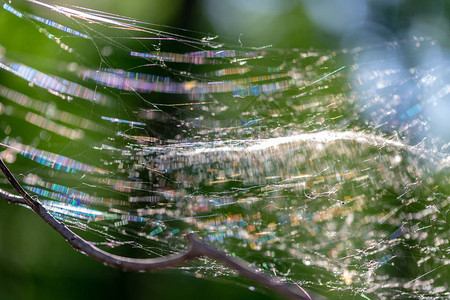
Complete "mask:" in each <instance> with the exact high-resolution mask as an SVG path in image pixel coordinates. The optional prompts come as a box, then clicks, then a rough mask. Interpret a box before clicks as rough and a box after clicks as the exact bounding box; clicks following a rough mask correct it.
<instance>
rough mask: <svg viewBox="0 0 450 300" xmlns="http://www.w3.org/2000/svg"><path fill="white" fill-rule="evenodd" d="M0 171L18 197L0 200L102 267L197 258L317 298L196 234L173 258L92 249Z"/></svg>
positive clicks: (146, 267)
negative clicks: (28, 212)
mask: <svg viewBox="0 0 450 300" xmlns="http://www.w3.org/2000/svg"><path fill="white" fill-rule="evenodd" d="M0 169H1V170H2V172H3V174H4V175H5V176H6V178H7V179H8V181H9V182H10V183H11V185H12V187H13V188H14V189H15V190H16V191H17V192H18V193H19V194H20V197H19V196H15V195H11V194H6V193H2V192H1V190H0V198H1V199H3V200H6V201H8V202H10V203H16V204H22V205H26V206H29V207H30V208H31V209H32V210H33V211H34V212H35V213H36V214H37V215H38V216H39V217H41V218H42V219H43V220H44V221H45V222H46V223H47V224H48V225H50V226H51V227H52V228H53V229H54V230H55V231H56V232H58V233H59V234H60V235H62V236H63V237H64V238H65V239H66V240H67V242H69V244H70V245H72V247H73V248H75V249H77V250H79V251H81V252H82V253H84V254H85V255H87V256H89V257H91V258H93V259H95V260H98V261H99V262H102V263H104V264H107V265H110V266H112V267H115V268H118V269H121V270H126V271H153V270H157V269H164V268H169V267H175V266H177V265H180V264H183V263H185V262H187V261H190V260H193V259H197V258H199V257H209V258H212V259H214V260H216V261H219V262H221V263H223V264H224V265H226V266H228V267H230V268H232V269H234V270H236V271H237V272H239V274H241V275H242V276H245V277H247V278H249V279H250V280H252V281H254V282H256V283H259V284H260V285H262V286H265V287H266V288H268V289H270V290H273V291H275V292H277V293H279V294H281V295H283V296H286V297H288V298H291V299H309V300H311V299H319V298H320V297H319V296H317V295H314V296H312V295H311V294H309V293H307V292H306V291H304V290H302V289H298V288H294V287H293V286H292V285H288V284H286V283H282V282H281V281H280V280H278V279H277V278H275V277H271V276H268V275H265V274H262V273H258V272H257V271H256V270H254V269H252V268H250V267H249V263H248V262H246V261H243V260H240V259H236V258H234V257H230V256H229V255H227V254H226V253H224V252H222V251H220V250H218V249H216V248H214V247H213V246H211V245H209V244H207V243H205V242H203V241H202V240H200V239H199V238H198V237H197V236H196V235H195V234H192V233H190V234H187V235H186V238H187V240H188V241H189V245H190V247H189V249H188V250H187V251H186V252H184V253H179V254H176V255H169V256H166V257H161V258H148V259H138V258H129V257H123V256H118V255H114V254H110V253H108V252H106V251H103V250H101V249H99V248H97V247H95V246H94V245H93V244H92V243H90V242H88V241H86V240H84V239H83V238H82V237H80V236H79V235H77V234H75V233H74V232H73V231H72V230H70V229H69V228H68V227H67V226H66V225H65V224H64V223H61V222H59V221H58V220H56V219H55V218H54V217H53V216H52V215H51V214H50V213H49V212H48V211H47V210H46V209H45V208H44V207H43V206H42V204H41V203H40V202H39V200H37V198H34V197H31V196H30V195H29V194H28V193H27V192H26V191H25V189H24V188H23V187H22V186H21V185H20V183H19V182H18V181H17V179H16V178H15V177H14V175H13V174H12V173H11V171H10V170H9V169H8V167H7V166H6V165H5V163H4V162H3V160H2V159H1V158H0Z"/></svg>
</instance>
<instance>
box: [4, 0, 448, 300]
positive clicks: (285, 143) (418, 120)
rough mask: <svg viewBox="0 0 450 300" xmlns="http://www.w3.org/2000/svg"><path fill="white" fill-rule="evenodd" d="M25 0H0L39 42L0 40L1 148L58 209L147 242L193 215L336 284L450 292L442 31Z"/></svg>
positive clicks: (278, 270)
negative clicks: (165, 21)
mask: <svg viewBox="0 0 450 300" xmlns="http://www.w3.org/2000/svg"><path fill="white" fill-rule="evenodd" d="M28 2H29V3H28V4H29V5H24V3H17V4H16V2H14V3H7V2H2V3H1V5H2V7H3V9H2V11H1V12H0V14H1V18H2V19H3V20H7V22H10V23H11V24H16V25H17V28H18V29H17V30H18V32H20V30H26V32H27V34H28V36H27V39H28V40H29V41H28V42H29V43H31V42H33V41H39V45H43V47H45V48H44V50H43V49H28V48H22V49H17V47H16V48H14V45H8V41H6V40H5V41H4V42H3V41H2V44H3V46H4V48H2V51H1V57H0V67H1V69H2V71H1V76H2V84H1V86H0V96H1V102H0V115H1V121H0V126H1V130H0V132H1V135H0V138H1V145H2V152H0V155H1V157H2V158H3V159H4V160H5V161H7V162H8V163H9V164H10V165H11V169H12V170H13V172H14V173H16V174H22V176H21V178H20V179H21V181H22V183H23V185H24V187H25V188H26V189H27V190H28V191H29V192H30V193H31V194H33V195H37V196H38V198H39V199H40V201H41V202H42V203H43V205H44V206H45V207H46V208H47V210H49V211H50V212H51V213H52V214H53V215H54V216H55V217H57V218H58V219H60V220H62V221H64V222H65V223H66V224H67V225H69V226H71V227H72V228H74V229H75V230H77V232H80V234H81V235H83V236H86V237H88V238H89V239H90V240H92V241H93V242H94V243H96V244H98V245H99V246H101V247H103V248H105V249H109V250H110V251H111V252H114V253H121V254H123V253H132V255H134V256H139V257H160V256H166V255H169V254H173V253H177V252H180V251H182V250H183V249H185V248H186V246H187V245H186V242H185V241H184V239H183V235H184V234H186V233H188V232H195V233H197V234H198V235H199V236H200V237H201V238H202V239H203V240H205V241H208V242H210V243H212V244H213V245H215V246H216V247H219V248H221V249H223V250H225V251H226V252H228V253H230V254H231V255H234V256H238V257H241V258H243V259H245V260H247V261H249V262H251V263H253V264H254V267H255V268H256V269H258V270H260V271H261V272H267V273H269V274H273V275H276V276H279V277H281V278H283V279H284V280H286V281H290V282H294V283H295V284H297V285H298V286H301V287H305V288H309V289H311V290H315V291H317V292H319V293H322V294H324V295H327V296H329V297H346V296H357V297H360V298H363V299H376V298H384V297H385V298H421V299H422V298H426V299H435V298H445V297H448V295H449V294H448V281H447V280H446V278H448V276H449V268H448V258H447V254H448V233H449V230H448V226H447V224H446V221H447V218H448V217H447V213H448V209H449V199H450V198H449V176H448V170H449V164H450V160H449V156H448V147H449V145H450V143H449V139H448V131H445V130H442V128H440V127H439V126H438V125H436V122H435V121H434V120H433V112H435V111H436V110H439V108H445V105H446V102H448V97H449V96H448V95H449V93H450V86H449V84H448V78H449V70H450V69H449V68H448V62H445V63H432V64H426V65H425V64H421V63H420V58H421V57H423V54H424V53H430V52H433V51H434V49H436V48H437V47H438V45H437V44H436V42H435V41H434V40H432V39H429V38H424V37H410V38H409V39H406V40H401V41H392V42H389V43H386V42H383V43H380V44H378V45H371V46H370V47H359V48H353V49H342V50H336V51H317V50H297V49H276V48H273V47H269V46H265V47H243V46H242V45H239V46H237V45H233V44H228V43H222V42H221V41H220V38H219V37H215V36H208V35H202V34H200V33H197V32H190V31H187V30H179V29H176V28H170V27H163V26H158V25H155V24H149V23H145V22H141V21H138V20H134V19H132V18H127V17H125V16H120V15H114V14H110V13H106V12H102V11H96V10H92V9H88V8H82V7H74V6H70V7H66V6H62V5H56V4H55V5H53V4H46V3H41V2H38V1H28ZM31 4H32V5H31ZM20 28H24V29H20ZM38 50H39V51H38ZM406 55H407V57H408V60H409V61H410V67H409V68H407V69H406V68H404V67H402V66H401V65H399V64H398V63H396V62H397V60H396V59H394V58H398V57H402V58H403V57H405V56H406ZM1 188H2V190H1V192H2V193H4V194H9V193H12V192H13V191H12V190H11V188H10V187H9V186H8V184H7V183H6V180H3V179H2V182H1ZM130 251H131V252H130ZM180 269H184V270H187V271H189V272H192V273H195V274H197V275H198V276H206V277H211V276H223V277H227V278H230V277H234V276H235V274H234V273H233V272H232V271H230V270H228V269H226V268H224V267H222V266H220V265H218V264H217V263H215V262H212V261H209V260H202V261H200V262H198V263H192V264H188V265H186V266H183V267H181V268H180Z"/></svg>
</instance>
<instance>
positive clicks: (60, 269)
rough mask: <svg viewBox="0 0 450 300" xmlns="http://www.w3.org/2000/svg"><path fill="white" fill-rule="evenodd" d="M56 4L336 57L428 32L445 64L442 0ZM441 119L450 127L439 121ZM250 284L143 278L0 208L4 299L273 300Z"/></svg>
mask: <svg viewBox="0 0 450 300" xmlns="http://www.w3.org/2000/svg"><path fill="white" fill-rule="evenodd" d="M13 2H15V1H13ZM61 2H62V4H65V5H77V6H82V7H89V8H92V9H97V10H101V11H106V12H111V13H114V14H118V15H125V16H129V17H132V18H135V19H140V20H144V21H146V22H150V23H155V24H159V25H168V26H174V27H177V28H183V29H187V30H191V31H196V32H204V33H209V34H211V35H212V36H214V35H218V36H219V38H218V40H223V41H225V42H226V43H229V44H234V45H236V46H237V47H239V46H240V45H243V46H267V45H273V46H274V47H277V48H300V49H309V48H315V49H327V50H330V51H332V50H336V49H341V48H353V47H360V46H365V45H369V44H376V43H381V42H383V41H391V40H401V39H403V38H406V37H410V36H425V37H431V38H433V39H435V40H436V41H438V42H439V45H440V47H438V48H437V49H438V50H435V51H436V52H433V53H428V54H427V56H425V57H423V58H422V59H423V63H424V64H425V63H427V61H428V60H438V59H440V60H442V61H448V59H449V47H450V39H449V35H448V33H449V32H450V18H449V17H450V4H449V2H448V1H446V0H433V1H421V0H411V1H407V0H376V1H375V0H374V1H370V0H330V1H314V0H310V1H308V0H304V1H300V0H283V1H279V0H246V1H240V0H204V1H201V0H167V1H158V0H130V1H117V0H102V1H100V0H98V1H87V0H78V1H74V0H65V1H61ZM11 32H12V31H11V29H10V28H9V27H8V24H6V23H5V22H4V20H2V19H1V17H0V36H1V42H0V44H2V45H8V46H11V47H14V45H15V46H16V47H18V48H19V47H22V46H26V45H28V47H33V48H34V49H37V50H36V51H39V47H40V45H39V44H30V42H29V41H28V40H27V33H26V31H25V30H20V28H15V30H14V34H10V33H11ZM187 34H188V32H187ZM43 49H44V48H43ZM435 49H436V48H435ZM402 63H406V62H402ZM0 80H1V77H0ZM447 107H448V106H447ZM442 116H445V113H444V112H442V111H441V112H438V115H437V117H439V118H441V117H442ZM439 120H440V119H439ZM0 122H1V120H0ZM439 122H441V121H439ZM442 122H444V124H448V120H447V121H446V120H445V118H444V117H442ZM248 286H249V285H248V283H247V282H245V283H243V284H242V285H238V284H236V283H233V284H230V283H229V282H227V280H225V279H215V280H214V279H208V280H205V279H199V278H195V277H194V276H193V275H192V274H184V273H183V272H182V271H180V270H174V271H160V272H155V273H150V274H139V273H126V272H120V271H117V270H114V269H111V268H108V267H105V266H103V265H101V264H99V263H97V262H95V261H93V260H91V259H90V258H87V257H85V256H84V255H81V254H80V253H77V252H76V251H74V250H72V249H71V247H70V246H69V245H68V244H67V243H66V242H65V241H64V240H63V239H62V238H61V237H60V236H59V235H58V234H57V233H55V232H54V231H53V230H51V229H50V228H49V227H48V226H47V225H46V224H44V222H43V221H41V220H40V219H39V218H38V217H37V216H35V215H34V214H33V213H32V212H31V211H29V210H27V209H24V208H22V207H19V206H15V205H9V204H7V203H5V202H0V299H108V298H111V299H119V298H126V299H181V298H183V299H197V300H200V299H211V298H214V299H278V298H279V297H278V296H276V295H275V294H273V293H272V292H270V291H267V290H264V289H262V288H259V287H258V288H257V289H256V290H255V291H251V290H249V288H248Z"/></svg>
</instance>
